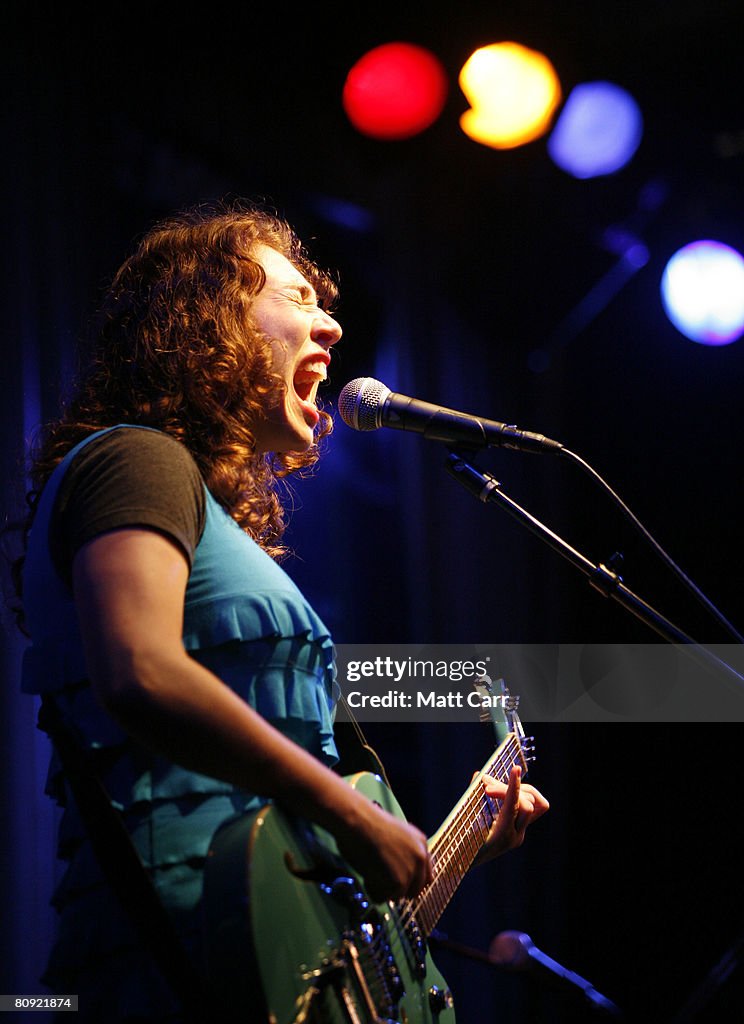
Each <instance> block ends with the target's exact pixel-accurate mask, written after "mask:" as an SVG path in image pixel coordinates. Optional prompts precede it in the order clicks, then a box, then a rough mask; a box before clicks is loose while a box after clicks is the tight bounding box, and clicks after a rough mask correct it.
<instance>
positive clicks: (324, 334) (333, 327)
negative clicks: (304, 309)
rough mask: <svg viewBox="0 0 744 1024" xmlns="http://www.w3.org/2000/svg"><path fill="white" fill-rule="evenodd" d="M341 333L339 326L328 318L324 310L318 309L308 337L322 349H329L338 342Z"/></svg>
mask: <svg viewBox="0 0 744 1024" xmlns="http://www.w3.org/2000/svg"><path fill="white" fill-rule="evenodd" d="M342 334H343V331H342V330H341V324H339V322H338V321H337V320H334V319H333V317H332V316H329V314H328V313H326V312H325V310H322V309H319V310H318V314H317V316H316V317H315V319H314V320H313V324H312V327H311V328H310V337H311V338H312V339H313V341H316V342H317V343H318V344H319V345H322V346H323V347H324V348H330V347H331V345H335V344H336V342H337V341H338V340H339V338H340V337H341V335H342Z"/></svg>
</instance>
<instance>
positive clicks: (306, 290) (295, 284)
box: [277, 279, 318, 302]
mask: <svg viewBox="0 0 744 1024" xmlns="http://www.w3.org/2000/svg"><path fill="white" fill-rule="evenodd" d="M277 287H278V288H279V289H282V288H292V289H293V290H294V291H296V292H299V293H300V295H301V296H302V297H303V299H314V300H315V301H316V302H317V300H318V296H317V293H316V291H315V289H314V288H313V287H311V285H309V284H308V283H307V282H306V281H302V280H299V281H298V280H297V279H292V280H290V279H287V280H285V281H281V282H280V283H279V284H278V285H277Z"/></svg>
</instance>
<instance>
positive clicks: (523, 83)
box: [459, 43, 561, 149]
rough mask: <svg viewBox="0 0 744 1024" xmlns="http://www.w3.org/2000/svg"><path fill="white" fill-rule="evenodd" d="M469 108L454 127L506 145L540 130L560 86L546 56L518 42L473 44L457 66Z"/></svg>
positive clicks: (553, 107) (551, 111)
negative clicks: (466, 58)
mask: <svg viewBox="0 0 744 1024" xmlns="http://www.w3.org/2000/svg"><path fill="white" fill-rule="evenodd" d="M459 82H460V88H461V89H462V91H463V92H464V94H465V96H466V98H467V101H468V103H469V104H470V110H466V111H465V113H464V114H463V115H462V117H461V118H460V127H461V128H462V130H463V131H464V132H465V134H466V135H468V136H469V137H470V138H471V139H474V140H475V141H476V142H481V143H483V145H484V146H492V147H493V148H494V149H512V148H514V147H515V146H521V145H524V144H525V143H527V142H531V141H532V140H533V139H537V138H539V137H540V136H541V135H543V134H544V133H545V132H546V131H547V130H548V128H549V126H550V121H551V118H552V117H553V114H554V113H555V110H556V108H557V106H558V104H559V103H560V99H561V86H560V82H559V81H558V76H557V74H556V73H555V70H554V68H553V65H552V64H551V63H550V61H549V60H548V58H547V57H545V56H544V55H543V54H541V53H538V52H537V51H536V50H530V49H528V48H527V47H526V46H521V45H520V44H519V43H493V44H492V45H490V46H483V47H481V48H480V49H479V50H476V51H475V53H473V54H472V55H471V56H470V57H469V58H468V60H467V61H466V62H465V64H464V65H463V68H462V70H461V71H460V78H459Z"/></svg>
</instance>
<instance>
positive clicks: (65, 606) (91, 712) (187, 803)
mask: <svg viewBox="0 0 744 1024" xmlns="http://www.w3.org/2000/svg"><path fill="white" fill-rule="evenodd" d="M114 429H116V428H114ZM97 436H100V434H95V435H92V436H91V437H90V438H88V439H86V441H84V442H82V444H81V445H78V446H77V448H75V449H73V450H72V451H71V452H70V453H69V454H68V455H67V457H66V458H65V459H64V460H63V462H62V463H61V464H60V465H59V466H58V467H57V469H56V470H55V472H54V474H53V475H52V477H51V478H50V480H49V482H48V484H47V485H46V487H45V489H44V493H43V495H42V499H41V502H40V505H39V508H38V511H37V515H36V518H35V521H34V526H33V530H32V534H31V537H30V542H29V549H28V555H27V559H26V564H25V568H24V602H25V606H26V615H27V621H28V626H29V631H30V633H31V636H32V638H33V640H32V646H31V647H30V648H29V649H28V650H27V652H26V656H25V661H24V669H23V684H22V685H23V689H24V690H25V691H26V692H27V693H32V694H53V695H54V700H55V702H56V704H57V706H58V708H59V710H60V712H61V714H62V716H63V718H64V720H65V721H66V722H67V723H68V724H69V725H70V726H71V727H72V729H73V730H74V732H75V734H76V736H77V737H78V740H79V742H80V743H81V744H82V745H83V746H84V747H85V748H86V749H87V750H89V751H91V752H93V756H94V758H95V760H96V762H97V764H98V769H99V772H100V774H101V776H102V778H103V782H104V785H105V786H106V789H107V792H108V793H109V795H110V798H111V801H112V803H113V804H114V806H115V807H116V808H117V809H118V810H119V811H121V812H122V813H123V815H124V819H125V821H126V823H127V827H128V829H129V831H130V833H131V835H132V838H133V841H134V844H135V846H136V848H137V850H138V852H139V854H140V857H141V858H142V861H143V862H144V864H145V865H146V866H147V867H148V868H149V869H150V873H151V876H152V878H153V881H154V882H155V885H156V887H157V889H158V892H159V894H160V896H161V898H162V900H163V903H164V904H165V906H166V907H167V909H168V911H169V912H170V914H171V915H172V917H173V918H174V920H175V922H176V924H177V927H178V930H179V932H180V934H181V936H182V938H183V941H184V943H185V945H186V947H187V949H189V951H190V952H191V954H192V956H193V957H194V959H195V961H196V962H198V961H199V958H200V952H201V951H200V909H201V906H200V900H201V895H202V877H203V865H204V859H205V857H206V854H207V850H208V848H209V845H210V841H211V838H212V836H213V834H214V833H215V831H216V830H217V829H218V828H219V827H220V826H221V825H223V824H224V823H225V822H226V821H228V820H230V819H232V818H233V817H234V816H235V815H239V814H243V813H246V812H250V811H251V810H255V809H257V808H258V807H259V806H261V804H262V803H265V800H264V799H263V798H262V797H261V795H260V794H254V793H248V792H245V791H243V790H240V789H237V788H236V787H234V786H231V785H230V784H228V783H225V782H221V781H219V780H216V779H213V778H211V777H209V776H206V775H201V774H198V773H196V772H193V771H189V770H187V769H185V768H182V767H180V766H178V765H175V764H173V763H171V762H169V761H167V760H166V759H165V758H162V757H159V756H157V755H154V754H152V753H151V752H150V751H148V750H146V749H144V748H143V747H141V746H140V745H138V744H135V743H134V742H133V741H131V740H130V739H129V738H128V737H127V735H126V734H125V733H124V732H123V731H122V730H121V728H120V727H119V726H118V725H117V724H116V722H115V721H114V720H113V719H112V718H110V717H109V716H108V715H107V714H106V713H105V712H104V711H103V710H102V709H101V708H100V707H99V706H98V704H97V703H96V701H95V700H94V698H93V695H92V692H91V689H90V686H89V685H88V683H87V682H86V668H85V663H84V658H83V651H82V645H81V641H80V634H79V629H78V625H77V620H76V614H75V609H74V605H73V601H72V596H71V593H70V590H69V587H68V586H67V585H66V584H65V583H64V582H63V581H62V580H61V579H60V577H59V575H58V573H57V572H56V571H55V569H54V567H53V564H52V560H51V556H50V552H49V545H48V534H49V525H50V519H51V515H52V512H53V508H54V502H55V497H56V495H57V492H58V489H59V486H60V483H61V481H62V479H63V477H64V474H65V472H66V471H67V469H68V467H69V465H70V463H71V462H72V460H73V459H74V458H75V456H76V455H77V454H78V452H79V451H80V450H81V448H82V447H83V446H84V445H85V444H87V443H89V442H90V441H91V440H92V439H93V437H97ZM183 642H184V645H185V648H186V650H187V651H188V652H189V654H190V655H191V657H193V658H194V659H196V660H197V661H199V662H201V663H202V664H203V665H205V666H206V667H207V668H209V669H211V670H212V671H213V672H214V673H215V674H216V675H217V676H219V678H220V679H222V680H223V681H224V682H225V683H226V684H227V685H228V686H230V687H231V688H232V689H233V690H234V691H235V692H236V693H237V694H239V695H240V696H241V697H242V698H243V699H244V700H245V701H246V702H247V703H248V704H250V705H251V707H253V708H255V709H256V711H258V712H259V714H261V715H262V716H263V717H264V718H266V719H267V720H268V721H270V722H271V723H272V724H273V725H274V726H275V727H276V728H278V729H279V730H281V732H283V733H284V734H285V735H287V736H289V737H290V738H291V739H293V740H294V741H295V742H297V743H298V744H300V746H302V747H304V748H305V749H306V750H308V751H310V752H311V753H313V754H314V755H316V756H317V757H318V758H319V759H320V760H322V761H323V762H324V763H325V764H327V765H332V764H334V763H335V762H336V760H337V752H336V747H335V744H334V740H333V708H334V697H335V690H334V688H335V670H334V660H333V643H332V640H331V637H330V634H329V632H328V630H327V628H326V627H325V625H324V624H323V622H322V621H321V620H320V619H319V618H318V616H317V615H316V614H315V612H314V611H313V609H312V608H311V607H310V605H309V604H308V602H307V601H306V600H305V598H304V597H303V595H302V594H301V593H300V591H299V590H298V588H297V587H296V586H295V584H294V583H293V582H292V581H291V580H290V578H289V577H288V576H287V574H286V573H285V572H284V571H283V570H282V569H281V568H280V567H279V566H278V565H277V564H276V563H275V562H274V561H273V560H272V559H271V558H270V557H269V556H268V555H267V554H266V553H265V552H264V551H263V550H262V549H261V548H260V547H259V546H258V545H257V544H256V543H255V542H254V541H253V540H251V539H250V538H249V537H248V536H247V535H246V534H245V533H244V532H243V531H242V530H241V529H240V527H239V526H238V525H237V524H236V523H235V521H234V520H233V519H232V518H231V517H230V516H229V515H228V514H227V513H226V512H225V511H224V510H223V509H222V508H221V506H220V505H219V504H218V503H217V502H216V501H215V500H214V498H213V497H212V496H211V494H209V492H208V491H207V492H206V519H205V526H204V532H203V534H202V537H201V539H200V541H199V544H198V546H197V548H196V551H195V554H194V561H193V567H192V571H191V574H190V578H189V582H188V587H187V591H186V603H185V613H184V631H183ZM47 791H48V793H49V794H50V795H51V796H53V797H54V798H55V799H56V800H57V801H58V802H59V803H60V804H61V805H62V806H63V807H64V808H65V810H64V813H63V816H62V820H61V825H60V834H59V849H58V853H59V856H60V857H61V858H63V859H64V860H65V861H66V862H67V867H66V870H65V873H64V876H63V877H62V879H61V881H60V883H59V885H58V886H57V888H56V890H55V893H54V897H53V902H54V904H55V906H56V907H57V909H58V911H59V915H60V918H59V920H60V928H59V938H58V941H57V943H56V945H55V947H54V949H53V951H52V954H51V957H50V960H49V964H48V968H47V971H46V974H45V976H44V979H43V980H44V981H45V982H46V984H47V985H48V986H49V987H50V988H51V989H52V990H53V991H56V992H67V993H79V994H80V996H81V1000H80V1008H81V1011H83V1012H85V1011H87V1015H88V1016H89V1017H90V1019H92V1020H94V1019H99V1020H106V1021H114V1020H124V1019H126V1018H127V1017H141V1018H142V1019H152V1020H168V1019H171V1017H172V1018H173V1019H177V1016H178V1013H177V1007H176V1006H175V1004H174V1001H173V998H172V995H171V993H170V990H169V989H168V988H167V987H166V986H165V984H164V982H163V981H162V979H161V977H160V974H159V972H158V970H157V968H156V967H155V966H154V965H153V964H152V963H151V962H150V960H149V958H148V957H147V955H146V954H145V953H144V952H143V951H142V950H141V948H140V947H139V944H138V942H137V939H136V936H135V935H134V931H133V928H132V926H131V924H130V923H129V921H128V919H127V917H126V915H125V914H123V913H122V911H121V909H120V908H119V905H118V903H117V901H116V899H115V897H114V896H113V894H112V893H110V892H109V890H108V887H107V886H106V884H105V883H104V882H103V880H102V878H101V875H100V871H99V869H98V866H97V864H96V861H95V858H94V856H93V854H92V851H91V849H90V846H89V844H88V842H87V839H86V838H85V832H84V828H83V826H82V824H81V822H80V821H79V819H78V816H77V813H76V811H75V807H74V805H73V804H72V803H71V801H70V799H69V794H68V792H67V786H66V782H65V779H64V776H63V774H62V773H61V771H60V766H59V764H58V763H57V760H56V758H55V756H54V755H53V756H52V763H51V766H50V772H49V779H48V787H47Z"/></svg>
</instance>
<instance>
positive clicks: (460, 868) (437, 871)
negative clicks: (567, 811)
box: [410, 733, 525, 935]
mask: <svg viewBox="0 0 744 1024" xmlns="http://www.w3.org/2000/svg"><path fill="white" fill-rule="evenodd" d="M515 764H520V765H522V767H524V766H525V762H524V756H523V751H522V745H521V743H520V741H519V739H518V738H517V737H516V736H515V735H514V734H513V733H510V734H509V736H507V738H506V740H504V742H503V743H502V745H501V746H500V747H499V749H498V750H497V751H496V752H495V753H494V754H493V755H492V757H491V759H490V760H489V761H488V762H487V763H486V765H485V767H484V768H483V769H482V771H481V772H480V774H479V775H478V776H477V777H476V778H475V779H474V780H473V782H472V783H471V785H470V787H469V788H468V789H467V790H466V792H465V794H464V795H463V797H462V798H461V800H460V802H459V803H458V805H457V806H456V807H455V809H454V810H453V812H452V814H451V815H450V817H449V819H448V820H447V821H446V822H445V824H444V825H443V826H442V829H441V830H440V832H439V833H438V834H437V835H436V836H435V837H434V839H433V840H432V843H431V855H432V864H433V868H434V878H433V880H432V881H431V882H430V883H429V885H427V886H426V888H425V889H423V890H422V892H421V893H419V895H418V896H417V897H416V898H415V899H414V900H412V901H411V905H410V910H411V912H412V913H413V914H415V916H416V919H417V921H418V923H419V926H420V927H421V929H422V930H423V932H424V934H426V935H428V934H430V933H431V931H432V930H433V929H434V927H435V926H436V923H437V921H438V920H439V918H440V917H441V916H442V914H443V912H444V910H445V909H446V907H447V905H448V904H449V902H450V900H451V899H452V897H453V896H454V894H455V892H456V891H457V889H458V887H459V885H460V883H461V882H462V880H463V878H464V877H465V875H466V874H467V872H468V871H469V870H470V868H471V866H472V864H473V861H474V860H475V858H476V857H477V855H478V852H479V851H480V849H481V847H482V846H483V844H484V843H485V842H486V840H487V838H488V835H489V833H490V831H491V826H492V825H493V822H494V821H495V819H496V817H497V815H498V813H499V811H500V810H501V803H500V801H498V800H495V801H494V800H491V798H489V797H488V796H487V795H486V793H485V791H484V789H483V785H482V782H481V778H482V776H484V775H489V776H491V777H492V778H494V779H498V780H499V781H500V782H504V783H506V782H507V781H508V779H509V774H510V772H511V769H512V767H513V766H514V765H515Z"/></svg>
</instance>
